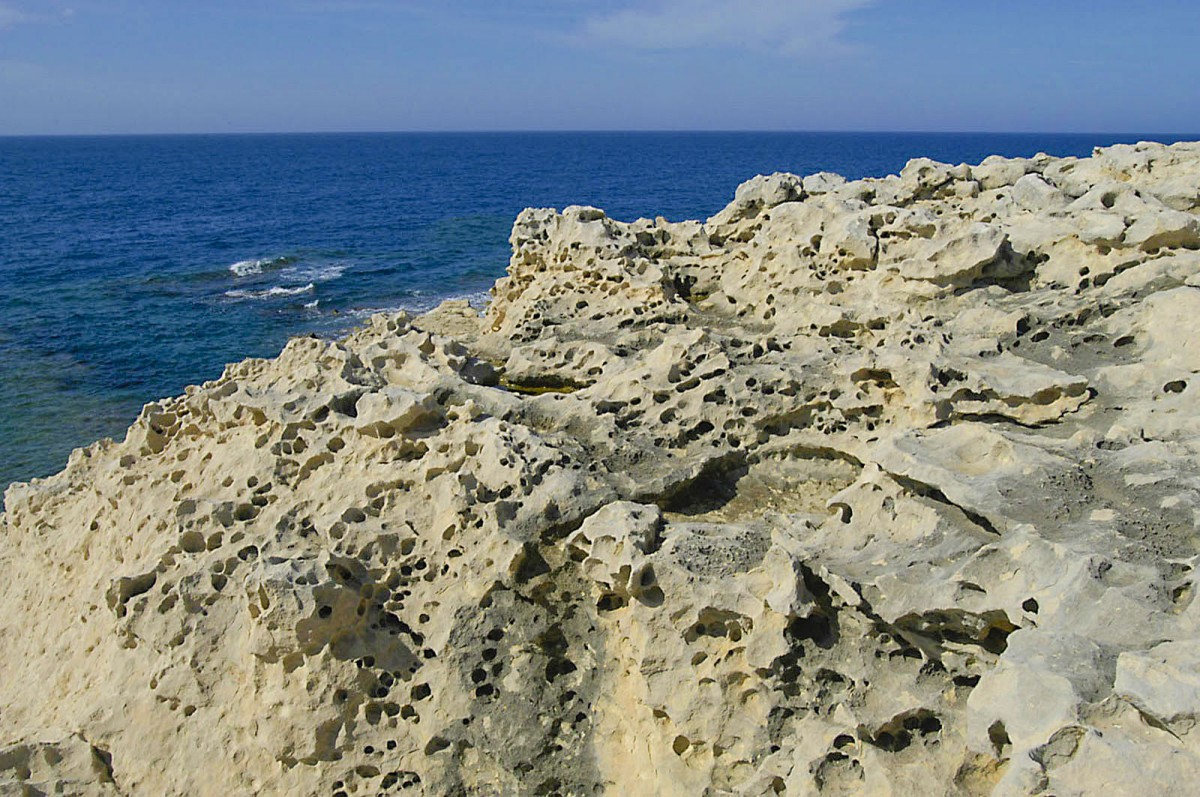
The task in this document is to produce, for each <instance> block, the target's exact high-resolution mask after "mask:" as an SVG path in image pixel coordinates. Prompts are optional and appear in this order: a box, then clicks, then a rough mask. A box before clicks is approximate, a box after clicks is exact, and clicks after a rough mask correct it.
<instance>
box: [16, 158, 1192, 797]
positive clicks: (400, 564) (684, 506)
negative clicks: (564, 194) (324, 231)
mask: <svg viewBox="0 0 1200 797" xmlns="http://www.w3.org/2000/svg"><path fill="white" fill-rule="evenodd" d="M1198 214H1200V145H1196V144H1179V145H1174V146H1170V147H1164V146H1161V145H1157V144H1139V145H1137V146H1119V147H1112V148H1109V149H1105V150H1101V151H1098V152H1097V153H1096V154H1095V155H1094V157H1091V158H1087V159H1054V158H1049V157H1045V156H1038V157H1035V158H1030V159H1023V160H1005V159H1000V158H989V159H988V160H986V161H984V163H983V164H981V165H978V166H966V165H961V166H949V165H945V164H938V163H934V162H932V161H927V160H920V161H913V162H912V163H910V164H909V166H908V167H907V168H906V169H905V170H904V171H903V173H902V174H901V175H899V176H893V177H887V178H882V179H868V180H860V181H855V182H846V181H844V180H842V179H840V178H837V177H836V176H834V175H828V174H822V175H815V176H812V177H808V178H803V179H802V178H800V177H796V176H793V175H772V176H769V177H759V178H755V179H754V180H751V181H750V182H748V183H747V184H745V185H744V186H742V187H741V188H739V189H738V192H737V197H736V199H735V201H734V202H733V204H731V205H730V206H729V207H728V208H726V209H725V210H724V211H722V212H721V213H719V214H717V215H716V216H715V217H713V218H712V219H710V220H708V221H707V222H683V223H669V222H666V221H664V220H661V219H659V220H656V221H649V220H640V221H637V222H633V223H621V222H617V221H614V220H612V219H609V218H607V217H606V216H605V214H604V213H603V212H601V211H599V210H596V209H594V208H579V207H575V208H568V209H567V210H565V211H564V212H562V213H556V212H554V211H551V210H528V211H525V212H524V213H523V214H521V216H520V218H519V219H518V220H517V222H516V224H515V226H514V230H513V236H512V245H513V257H512V262H511V265H510V267H509V273H508V276H507V277H506V278H504V279H502V280H500V281H499V283H498V284H497V285H496V287H495V289H494V293H493V301H492V303H491V305H490V307H489V308H488V310H487V312H486V313H485V314H484V315H483V316H482V317H479V316H477V315H476V314H475V313H474V312H473V311H471V310H470V309H469V308H467V307H465V305H463V304H456V303H453V302H451V303H447V304H445V305H443V306H442V307H441V308H439V309H437V310H435V311H434V312H432V313H430V314H428V315H427V316H424V317H420V318H409V317H407V316H403V315H401V316H397V317H391V318H385V317H376V318H374V319H372V321H371V322H370V324H368V325H367V326H366V327H365V328H363V329H361V330H359V331H357V332H355V333H353V334H351V335H350V336H348V337H347V338H345V339H344V340H341V341H337V342H327V341H321V340H316V339H311V338H305V339H297V340H294V341H292V342H291V343H290V344H289V345H288V346H287V348H286V349H285V350H284V351H283V353H282V354H281V355H280V356H279V357H278V358H276V359H273V360H248V361H246V362H243V363H240V364H237V365H232V366H230V367H229V368H228V369H227V370H226V372H225V374H224V375H223V376H222V377H221V378H220V379H219V380H216V381H215V382H210V383H208V384H205V385H203V386H201V387H196V388H190V389H189V390H188V392H187V393H186V395H184V396H181V397H178V398H174V399H169V400H164V401H160V402H156V403H154V404H150V405H147V407H146V408H145V410H144V411H143V413H142V415H141V417H140V418H139V420H138V421H137V423H136V424H135V425H134V426H133V427H132V428H131V429H130V430H129V433H128V435H127V437H126V439H125V440H124V441H123V442H119V443H118V442H112V441H102V442H100V443H97V444H95V445H93V446H91V447H90V448H87V449H83V450H80V451H77V452H76V453H75V454H74V455H73V457H72V459H71V462H70V464H69V465H68V467H67V468H66V470H64V471H63V472H62V473H60V474H58V475H56V476H53V477H51V478H48V479H45V480H40V481H36V482H34V483H32V484H29V485H14V486H13V487H11V488H10V489H9V490H8V492H7V494H6V496H5V507H6V511H5V513H4V514H3V515H2V516H0V574H2V576H3V579H4V583H5V588H4V590H3V593H2V594H0V672H2V673H3V678H0V745H3V746H2V747H0V793H4V794H8V793H13V794H25V793H28V794H40V793H60V794H89V795H90V794H98V795H99V794H102V795H109V794H127V795H133V794H176V795H207V794H211V795H218V794H220V795H224V794H246V793H262V794H285V793H286V794H319V795H330V796H331V797H345V796H346V795H367V794H370V795H374V794H396V793H405V792H407V793H414V794H430V795H496V794H505V795H523V794H530V795H585V794H586V795H597V794H612V795H617V794H621V795H625V794H629V795H652V794H679V795H702V794H705V795H775V794H786V795H811V794H858V793H867V794H895V795H909V794H956V795H974V794H1001V795H1019V794H1056V795H1070V794H1100V793H1103V794H1138V795H1144V794H1179V795H1183V794H1192V793H1194V789H1195V784H1196V782H1197V777H1198V775H1200V731H1197V730H1196V729H1195V725H1196V719H1197V715H1198V714H1200V605H1197V603H1196V602H1195V600H1194V595H1195V580H1196V573H1195V567H1196V564H1197V557H1198V555H1200V545H1198V541H1200V538H1198V534H1197V528H1198V523H1200V514H1198V513H1200V402H1198V400H1197V395H1198V393H1197V391H1200V375H1198V372H1200V354H1197V351H1200V349H1198V348H1197V346H1196V344H1195V343H1194V341H1195V340H1196V339H1198V338H1200V252H1197V248H1198V247H1200V215H1198Z"/></svg>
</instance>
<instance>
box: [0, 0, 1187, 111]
mask: <svg viewBox="0 0 1200 797" xmlns="http://www.w3.org/2000/svg"><path fill="white" fill-rule="evenodd" d="M1198 30H1200V0H1150V1H1149V2H1134V0H1086V1H1085V0H756V1H752V0H743V1H740V2H739V0H609V1H608V2H596V0H507V1H505V0H194V1H193V0H0V135H26V134H81V133H82V134H91V133H184V132H194V133H211V132H216V133H220V132H292V131H296V132H299V131H406V130H413V131H447V130H461V131H475V130H880V131H900V130H912V131H988V132H1105V133H1196V132H1200V69H1197V67H1196V64H1195V54H1196V52H1197V49H1198V45H1197V42H1198V41H1200V39H1198V38H1197V37H1198V33H1197V31H1198Z"/></svg>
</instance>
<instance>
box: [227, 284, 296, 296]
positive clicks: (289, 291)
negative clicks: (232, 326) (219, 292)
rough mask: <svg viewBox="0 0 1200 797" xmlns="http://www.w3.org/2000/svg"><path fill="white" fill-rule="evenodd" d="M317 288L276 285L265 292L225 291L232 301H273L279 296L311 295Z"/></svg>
mask: <svg viewBox="0 0 1200 797" xmlns="http://www.w3.org/2000/svg"><path fill="white" fill-rule="evenodd" d="M316 287H317V286H316V285H314V284H313V283H311V282H310V283H308V284H307V285H300V286H297V287H294V288H287V287H284V286H282V285H276V286H274V287H273V288H267V289H266V290H264V291H243V290H232V291H225V295H226V296H228V297H229V298H230V299H272V298H275V297H277V296H299V295H300V294H302V293H311V292H312V291H314V290H316Z"/></svg>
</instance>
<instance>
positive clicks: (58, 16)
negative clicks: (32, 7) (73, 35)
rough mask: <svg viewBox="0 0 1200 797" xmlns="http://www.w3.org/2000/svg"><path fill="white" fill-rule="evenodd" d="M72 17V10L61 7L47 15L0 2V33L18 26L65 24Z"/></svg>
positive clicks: (73, 13)
mask: <svg viewBox="0 0 1200 797" xmlns="http://www.w3.org/2000/svg"><path fill="white" fill-rule="evenodd" d="M55 5H57V4H55ZM73 16H75V11H74V9H71V8H63V7H61V6H60V7H58V8H57V9H56V10H55V11H54V12H53V13H47V12H46V11H45V10H42V11H36V12H35V11H29V10H27V9H26V8H25V7H24V6H22V5H17V4H15V3H3V2H0V31H5V30H11V29H12V28H15V27H17V26H18V25H30V24H35V23H46V22H65V21H67V20H69V19H71V17H73Z"/></svg>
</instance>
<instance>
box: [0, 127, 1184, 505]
mask: <svg viewBox="0 0 1200 797" xmlns="http://www.w3.org/2000/svg"><path fill="white" fill-rule="evenodd" d="M1190 138H1195V136H1162V135H1148V134H1140V135H1112V134H1095V135H1041V134H1019V135H1017V134H1013V135H981V134H916V133H903V134H900V133H486V134H476V133H461V134H441V133H439V134H418V133H411V134H409V133H403V134H400V133H398V134H303V135H299V134H297V135H291V134H289V135H175V136H106V137H8V138H3V137H0V490H3V489H4V488H5V487H6V486H7V485H8V484H9V483H11V482H14V481H26V480H29V479H31V478H34V477H39V476H45V475H48V474H51V473H54V472H56V471H58V470H60V469H61V468H62V467H63V466H64V465H65V464H66V460H67V456H68V455H69V454H70V452H71V450H72V449H73V448H76V447H79V446H83V445H87V444H88V443H90V442H92V441H94V440H96V439H99V438H102V437H115V438H120V437H121V436H123V434H124V430H125V429H126V428H127V427H128V426H129V425H130V423H132V421H133V420H134V418H135V417H136V416H137V413H138V411H139V410H140V408H141V406H142V405H143V404H145V403H146V402H149V401H152V400H154V399H156V398H159V397H164V396H171V395H176V394H178V393H180V392H182V390H183V388H184V387H185V386H186V385H188V384H196V383H200V382H203V381H206V380H210V379H214V378H216V377H217V376H219V375H220V374H221V371H222V369H223V367H224V365H225V364H226V363H229V362H234V361H237V360H240V359H243V358H246V357H263V356H272V355H274V354H276V353H277V352H278V351H279V350H280V348H281V347H282V346H283V345H284V343H286V341H287V339H288V338H289V337H290V336H295V335H302V334H310V333H315V334H317V335H321V336H329V337H333V336H338V335H341V334H344V333H345V332H346V331H347V330H349V329H350V328H352V327H353V326H355V325H357V324H360V323H362V322H363V321H364V320H365V319H366V318H367V317H368V316H370V315H371V314H372V313H375V312H380V311H393V310H400V309H403V310H409V311H413V312H420V311H423V310H426V309H429V308H431V307H433V306H435V305H436V304H437V303H438V302H440V301H441V300H442V299H445V298H448V297H463V298H467V299H469V300H471V302H472V303H473V304H474V305H476V306H478V307H483V305H484V304H485V303H486V301H487V291H488V289H489V287H490V286H491V285H492V283H493V282H494V281H495V280H496V279H497V278H498V277H500V276H502V275H503V274H504V270H505V267H506V265H507V260H508V252H509V245H508V234H509V230H510V228H511V225H512V221H513V219H514V217H515V216H516V215H517V214H518V213H519V212H520V211H521V210H522V209H523V208H525V207H531V206H533V207H554V208H560V209H561V208H563V207H565V206H567V205H574V204H580V205H594V206H597V207H601V208H604V209H605V210H606V211H607V212H608V213H609V215H610V216H613V217H615V218H618V219H622V220H632V219H636V218H639V217H649V218H652V217H655V216H665V217H666V218H668V219H671V220H673V221H675V220H682V219H693V218H706V217H708V216H710V215H712V214H713V213H715V212H716V211H718V210H719V209H721V208H722V207H723V206H724V205H725V204H727V203H728V202H729V201H730V200H731V199H732V197H733V193H734V190H735V189H736V187H737V186H738V184H739V183H741V182H742V181H744V180H746V179H748V178H750V177H752V176H754V175H756V174H766V173H771V172H776V171H790V172H795V173H798V174H808V173H812V172H817V171H833V172H838V173H840V174H843V175H845V176H846V177H848V178H852V179H853V178H858V177H866V176H882V175H886V174H890V173H896V172H898V171H899V170H900V169H901V168H902V167H903V166H904V164H905V162H906V161H907V160H908V159H909V158H913V157H918V156H927V157H931V158H934V159H936V160H941V161H946V162H950V163H960V162H968V163H977V162H979V161H980V160H982V159H983V158H984V157H986V156H988V155H990V154H1001V155H1006V156H1029V155H1033V154H1035V153H1037V152H1047V153H1050V154H1052V155H1059V156H1064V155H1079V156H1084V155H1088V154H1090V153H1091V151H1092V148H1093V147H1096V146H1103V145H1108V144H1114V143H1121V142H1126V143H1129V142H1136V141H1139V140H1158V141H1166V142H1170V141H1175V140H1182V139H1190Z"/></svg>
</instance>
